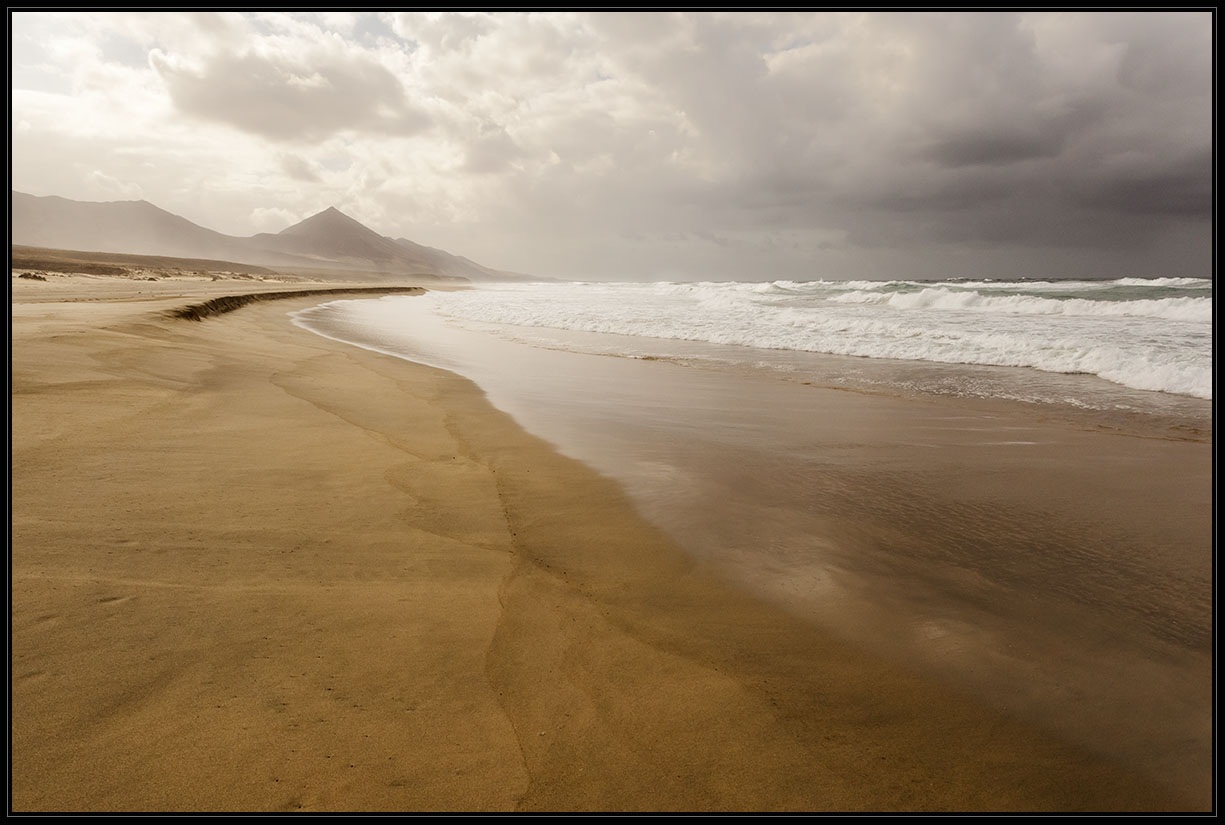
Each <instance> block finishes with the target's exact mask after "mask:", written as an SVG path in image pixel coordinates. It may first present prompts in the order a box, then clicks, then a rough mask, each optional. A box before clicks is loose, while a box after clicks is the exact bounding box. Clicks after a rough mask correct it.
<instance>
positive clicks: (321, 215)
mask: <svg viewBox="0 0 1225 825" xmlns="http://www.w3.org/2000/svg"><path fill="white" fill-rule="evenodd" d="M354 230H360V231H361V232H363V233H369V234H371V235H377V234H378V233H376V232H375V231H374V230H373V229H370V228H369V227H367V226H365V225H364V224H362V223H361V222H359V221H357V220H354V219H353V218H350V217H349V216H348V215H346V214H345V213H344V212H341V211H340V210H339V209H337V208H336V207H335V206H329V207H328V208H327V209H324V210H323V211H322V212H316V213H315V214H314V215H311V216H310V217H309V218H306V219H305V220H302V221H299V222H298V223H295V224H294V225H293V226H290V227H288V228H286V229H282V230H281V231H280V232H279V233H278V234H281V235H301V234H305V233H308V232H309V233H314V232H320V231H330V232H336V231H347V232H352V231H354Z"/></svg>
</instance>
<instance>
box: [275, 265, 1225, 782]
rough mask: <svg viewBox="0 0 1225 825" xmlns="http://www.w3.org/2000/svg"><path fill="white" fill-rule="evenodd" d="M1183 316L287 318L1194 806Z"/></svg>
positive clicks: (820, 308)
mask: <svg viewBox="0 0 1225 825" xmlns="http://www.w3.org/2000/svg"><path fill="white" fill-rule="evenodd" d="M1211 294H1212V286H1211V282H1208V281H1204V280H1199V279H1185V278H1178V279H1174V278H1168V279H1159V280H1154V281H1148V280H1140V279H1130V278H1128V279H1118V280H1114V281H1024V282H1021V281H1011V282H1004V281H985V280H983V281H948V282H940V283H935V282H915V281H856V282H834V281H813V282H790V281H773V282H761V283H648V284H634V283H548V284H497V285H487V286H481V287H480V288H477V289H471V290H460V291H453V292H441V291H433V292H429V293H427V294H426V295H424V296H419V297H408V296H405V297H390V298H383V299H379V300H358V301H335V302H331V303H329V304H325V305H322V306H320V307H315V308H313V309H310V310H306V311H303V312H298V313H295V322H296V323H298V324H299V325H301V326H304V327H306V328H307V329H311V330H313V331H315V332H317V333H319V334H323V335H326V336H328V337H332V338H336V339H338V340H342V341H347V342H350V343H354V344H357V345H359V346H363V347H366V348H369V349H374V350H378V351H382V352H386V353H389V354H392V355H396V356H398V357H402V358H408V359H410V360H414V361H418V362H421V363H425V364H429V365H432V366H436V367H441V368H444V369H448V370H452V371H454V372H457V373H460V374H462V375H464V376H466V377H468V378H470V379H472V380H473V381H475V382H476V383H477V384H478V385H479V386H480V387H481V388H482V389H483V390H485V392H486V393H487V395H488V396H489V398H490V400H491V402H492V403H494V404H495V405H496V406H498V407H500V408H502V409H504V410H506V411H507V412H509V413H511V414H512V415H513V416H514V417H515V418H516V419H517V420H518V421H519V422H520V423H521V424H522V425H523V426H524V427H525V428H527V429H528V430H530V431H532V432H534V433H536V434H537V435H539V436H540V437H542V438H544V439H546V440H548V441H550V442H552V443H553V444H554V445H555V446H557V447H558V449H560V450H561V451H562V452H564V453H566V454H568V455H571V456H572V457H574V458H577V459H579V460H582V461H584V462H586V463H588V464H590V465H591V466H593V467H594V468H596V469H597V470H599V471H600V472H603V473H605V474H607V475H610V476H612V477H614V478H617V479H618V480H619V481H621V482H622V483H623V484H624V485H625V487H626V489H627V491H628V492H629V493H630V495H631V497H632V498H633V499H634V501H635V503H636V505H637V506H638V508H639V510H640V511H641V512H642V513H643V515H644V516H646V517H647V518H649V519H651V520H652V521H654V522H656V523H657V524H659V525H660V526H661V527H663V528H664V529H665V530H667V531H668V532H669V533H671V534H672V535H673V536H674V538H676V539H677V541H678V543H680V544H681V546H682V547H684V548H685V549H687V550H688V551H689V552H691V553H692V554H693V555H694V557H695V559H698V560H700V561H701V562H703V563H708V564H710V565H711V566H712V567H713V568H714V569H716V570H718V571H721V572H722V574H724V575H727V576H728V577H729V578H730V579H733V580H735V581H737V582H739V583H741V584H743V585H744V586H746V587H748V588H750V589H752V590H753V591H754V592H757V593H759V594H761V595H762V596H763V597H765V598H768V599H770V600H773V601H775V602H776V603H778V604H780V605H781V606H783V607H784V608H785V609H788V610H791V611H793V612H795V613H797V614H798V615H801V616H803V617H805V618H809V619H811V620H812V621H813V622H815V623H818V624H821V625H823V626H824V627H826V628H829V629H832V630H833V631H834V632H836V633H838V634H840V635H843V636H844V637H846V638H848V639H850V640H851V641H853V642H855V643H858V644H862V645H864V646H865V647H868V648H870V649H873V650H876V651H878V652H880V653H881V654H882V655H885V656H890V657H893V658H896V659H897V660H898V661H901V662H903V663H905V664H906V666H908V667H914V668H916V669H918V670H920V671H922V672H925V673H930V674H933V675H935V676H937V677H938V678H941V679H944V680H946V681H948V682H950V683H951V684H953V685H954V686H955V687H957V688H958V689H961V690H965V691H967V692H969V693H971V694H973V695H976V696H978V697H980V698H982V699H983V700H985V701H987V702H989V703H991V704H996V705H999V706H1001V707H1004V708H1006V709H1008V710H1010V711H1012V712H1016V713H1018V714H1020V715H1022V716H1024V717H1025V718H1029V719H1031V720H1032V721H1036V722H1037V723H1039V724H1043V725H1045V726H1047V727H1050V728H1052V729H1053V730H1055V731H1056V732H1058V733H1060V734H1062V735H1066V736H1068V737H1070V738H1071V739H1073V740H1074V741H1077V742H1080V743H1082V744H1086V745H1088V746H1090V747H1093V748H1096V749H1098V750H1100V751H1102V752H1104V753H1108V754H1110V755H1112V756H1116V757H1118V758H1121V759H1123V760H1124V761H1125V762H1127V763H1128V764H1131V765H1133V767H1136V768H1137V769H1138V770H1141V771H1142V772H1145V773H1149V774H1150V775H1152V776H1154V777H1155V778H1157V779H1159V780H1162V781H1166V782H1168V783H1172V784H1174V785H1178V786H1179V787H1180V788H1181V789H1182V790H1185V791H1188V792H1189V793H1192V794H1201V793H1203V790H1204V788H1205V787H1206V785H1207V784H1208V782H1209V780H1208V779H1207V777H1208V776H1209V772H1208V770H1207V768H1206V767H1205V766H1207V765H1209V764H1210V761H1211V741H1210V717H1211V704H1210V695H1211V694H1210V691H1211V655H1210V641H1211V536H1210V524H1211V513H1210V509H1211V504H1210V486H1211V469H1210V455H1209V452H1210V451H1209V449H1208V444H1209V442H1210V439H1211V395H1212V380H1211V377H1212V369H1211V331H1212V325H1211V314H1212V313H1211ZM1137 707H1143V708H1145V711H1144V712H1143V713H1139V714H1138V713H1136V712H1135V708H1137Z"/></svg>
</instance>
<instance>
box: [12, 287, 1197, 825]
mask: <svg viewBox="0 0 1225 825" xmlns="http://www.w3.org/2000/svg"><path fill="white" fill-rule="evenodd" d="M66 283H67V280H65V281H61V282H59V283H57V284H55V285H53V289H54V290H56V291H52V290H49V289H46V288H45V287H46V286H47V285H46V284H40V283H29V284H26V283H18V282H17V281H14V282H13V293H14V303H13V307H12V320H13V333H12V345H13V355H12V375H13V378H12V381H13V386H12V410H13V425H12V428H13V431H12V445H13V458H12V488H13V493H12V520H13V548H12V768H11V786H12V803H11V804H12V807H13V810H14V811H116V810H129V811H146V810H147V811H155V810H156V811H230V810H251V811H295V810H307V811H449V810H472V811H507V810H543V811H644V810H660V811H776V810H778V811H782V810H790V811H936V810H944V811H969V810H984V811H1175V810H1197V809H1198V810H1204V809H1206V808H1207V807H1208V804H1206V803H1205V802H1204V800H1201V799H1192V798H1187V797H1186V796H1185V795H1182V796H1180V795H1177V794H1175V793H1174V792H1173V791H1171V790H1170V789H1169V788H1166V787H1162V786H1158V785H1157V784H1155V783H1153V782H1151V781H1149V780H1147V779H1146V778H1144V777H1142V776H1139V775H1137V774H1135V773H1133V772H1131V771H1128V770H1126V769H1124V768H1122V767H1121V766H1120V765H1119V764H1118V763H1116V762H1114V761H1112V760H1110V759H1108V758H1105V757H1103V756H1101V755H1100V754H1092V753H1090V752H1089V751H1088V750H1085V749H1082V748H1080V747H1078V746H1076V745H1073V744H1071V743H1069V742H1067V741H1063V740H1061V739H1059V738H1057V737H1055V736H1052V735H1051V734H1050V733H1048V732H1044V731H1041V730H1039V729H1037V728H1035V727H1032V726H1029V725H1027V724H1025V723H1023V722H1021V721H1019V720H1018V719H1016V718H1013V717H1010V716H1008V715H1007V714H1005V713H1002V712H1000V711H997V710H992V709H989V708H987V707H985V706H983V705H980V704H978V703H976V702H975V701H973V700H972V699H970V698H968V697H967V696H965V695H963V694H959V693H957V692H955V691H952V690H950V689H949V688H947V687H944V686H941V685H940V684H939V683H937V682H936V681H934V680H929V679H926V678H921V677H919V676H917V675H915V674H914V673H911V672H909V671H908V670H906V669H904V668H902V667H898V666H895V665H891V664H886V663H885V662H884V661H883V660H881V659H879V658H877V657H875V656H873V655H871V654H869V653H866V652H864V651H862V650H861V649H859V648H858V647H856V646H853V645H851V644H849V643H847V642H844V641H841V640H839V639H837V638H835V637H834V636H832V635H830V634H826V633H824V632H822V631H820V630H819V629H817V628H816V627H814V626H813V625H812V624H811V623H807V622H802V621H800V620H797V619H796V618H795V617H793V616H792V615H791V614H789V613H788V612H786V611H784V610H782V609H780V608H778V607H775V606H773V605H771V604H769V603H767V602H765V601H763V600H760V599H758V598H756V597H755V596H753V595H751V594H749V593H747V592H745V591H743V590H741V589H738V588H735V587H733V586H730V585H729V584H727V583H726V582H725V581H724V580H723V579H722V578H720V577H718V576H716V575H713V574H712V573H711V572H710V571H708V570H707V569H705V567H704V566H703V565H701V564H700V563H698V562H695V561H694V560H693V557H692V556H691V555H688V554H686V553H684V552H683V551H681V550H680V548H678V547H677V546H676V545H675V543H674V542H673V541H672V540H671V539H670V538H668V537H667V536H666V535H665V534H664V533H663V532H661V531H660V530H659V529H657V528H656V527H654V526H652V525H651V524H649V523H648V522H646V521H645V520H644V519H643V518H642V517H641V516H639V515H638V513H637V511H636V510H635V508H634V506H633V505H632V504H631V502H630V501H629V499H628V498H627V496H626V494H625V493H624V492H623V490H622V489H621V488H620V487H619V486H618V485H617V484H615V483H613V482H612V481H610V480H609V479H607V478H605V477H603V476H601V475H599V474H597V473H596V472H594V471H593V470H592V469H590V468H589V467H588V466H586V465H584V464H582V463H579V462H578V461H575V460H573V459H570V458H567V457H565V456H562V455H560V454H559V453H558V452H557V451H555V450H554V449H553V448H552V447H550V446H549V445H548V444H546V443H544V442H543V441H541V440H539V439H537V438H535V437H533V436H530V435H528V434H527V433H525V432H524V431H523V430H522V429H521V428H519V427H518V426H517V425H516V424H515V423H514V422H513V421H512V420H511V419H510V418H509V417H508V416H507V415H505V414H503V413H501V412H498V411H497V410H495V409H494V408H493V407H491V406H490V405H489V404H488V402H487V401H486V400H485V398H484V397H483V395H482V394H481V392H480V391H479V390H478V389H477V388H476V387H475V386H474V385H473V384H471V383H470V382H468V381H466V380H464V379H462V378H460V377H458V376H456V375H454V374H452V373H448V372H444V371H440V370H435V369H430V368H427V367H423V366H420V365H415V364H411V363H408V362H405V361H402V360H398V359H395V358H391V357H387V356H383V355H380V354H376V353H372V352H368V351H363V350H360V349H357V348H354V347H351V346H348V345H346V344H341V343H338V342H333V341H330V340H327V339H324V338H320V337H318V336H315V335H313V334H311V333H309V332H306V331H305V330H301V329H298V328H295V327H294V326H292V325H291V324H290V323H289V322H288V320H287V319H286V316H285V313H286V312H288V311H289V310H291V309H295V308H302V307H306V306H310V305H311V304H312V303H315V302H317V299H311V298H301V299H291V300H288V301H279V302H275V303H263V304H256V305H252V306H248V307H245V308H243V309H241V310H239V311H236V312H233V313H230V314H227V315H225V316H223V317H220V318H216V319H207V320H205V321H203V322H191V321H182V320H173V319H169V318H167V317H165V315H164V314H163V313H164V311H165V310H167V309H171V308H174V307H177V306H180V305H182V304H183V303H190V302H191V301H184V300H183V298H181V297H178V296H177V295H176V296H175V297H169V296H167V295H166V293H165V292H163V293H161V294H158V293H149V292H146V293H144V294H135V291H136V286H135V285H133V284H122V285H116V284H109V283H107V284H104V285H101V286H99V285H98V284H97V283H96V282H91V281H90V280H89V279H79V280H78V281H76V282H74V283H73V284H72V285H71V288H69V287H68V286H66V285H65V284H66ZM154 286H156V287H157V288H158V289H162V290H166V291H174V290H177V291H179V292H182V293H183V294H184V295H189V294H194V295H195V296H197V297H200V296H203V297H215V296H216V295H218V294H225V291H224V290H222V288H221V287H219V286H218V285H216V284H209V285H201V286H207V289H197V288H196V287H195V286H193V285H192V284H184V285H181V286H179V285H175V286H173V287H172V286H169V285H165V284H160V283H159V284H156V285H154ZM222 286H224V285H222ZM249 289H250V287H248V286H246V285H243V286H241V287H236V288H232V289H230V290H229V292H240V291H247V290H249ZM193 290H195V292H194V293H193Z"/></svg>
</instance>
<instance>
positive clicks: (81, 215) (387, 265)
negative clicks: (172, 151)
mask: <svg viewBox="0 0 1225 825" xmlns="http://www.w3.org/2000/svg"><path fill="white" fill-rule="evenodd" d="M11 230H12V235H11V243H13V244H21V245H25V246H38V247H48V248H52V249H74V250H82V251H90V252H128V253H135V254H141V255H169V256H174V257H182V258H213V259H219V260H225V261H235V262H238V263H245V264H256V265H259V266H268V267H274V268H281V269H294V268H300V269H331V270H348V271H352V272H369V273H380V274H387V275H420V274H434V275H443V276H449V277H459V278H467V279H469V280H480V281H486V280H526V279H528V278H529V276H524V275H519V274H517V273H511V272H502V271H500V270H496V269H491V268H489V267H486V266H482V265H481V264H478V263H476V262H475V261H471V260H469V259H468V258H464V257H462V256H458V255H452V254H451V253H449V252H445V251H443V250H441V249H434V248H432V247H428V246H421V245H420V244H416V243H413V242H412V241H409V240H406V239H404V238H399V239H397V240H392V239H391V238H387V237H384V236H383V235H380V234H378V233H377V232H375V231H374V230H372V229H370V228H368V227H366V226H364V225H363V224H361V223H359V222H358V221H356V220H354V219H353V218H351V217H349V216H348V215H346V214H344V213H343V212H341V211H340V210H339V209H336V208H335V207H331V208H329V209H325V210H324V211H322V212H320V213H318V214H317V215H312V216H311V217H309V218H307V219H306V220H304V221H301V222H299V223H296V224H294V225H293V226H291V227H289V228H287V229H284V230H282V231H281V232H278V233H275V234H272V233H261V234H259V235H253V236H251V237H248V238H241V237H235V236H232V235H223V234H222V233H220V232H214V231H213V230H211V229H205V228H204V227H202V226H198V225H197V224H194V223H192V222H191V221H189V220H187V219H186V218H182V217H180V216H178V215H174V214H172V213H170V212H167V211H166V210H164V209H160V208H158V207H157V206H154V205H153V204H151V203H148V202H146V201H114V202H109V203H91V202H84V201H74V200H69V199H67V198H60V197H56V196H49V197H36V196H34V195H27V194H25V193H23V192H13V193H12V209H11Z"/></svg>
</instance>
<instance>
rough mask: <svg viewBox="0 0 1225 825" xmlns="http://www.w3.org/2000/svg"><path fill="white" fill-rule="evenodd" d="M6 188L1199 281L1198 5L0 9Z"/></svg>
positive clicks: (543, 257) (927, 265)
mask: <svg viewBox="0 0 1225 825" xmlns="http://www.w3.org/2000/svg"><path fill="white" fill-rule="evenodd" d="M10 26H11V29H10V37H11V44H10V45H11V55H12V82H13V89H12V143H11V145H12V150H11V151H12V157H11V176H12V188H13V189H15V190H17V191H21V192H27V193H30V194H34V195H59V196H62V197H66V198H72V199H76V200H89V201H112V200H142V199H143V200H147V201H150V202H151V203H154V204H156V205H158V206H160V207H162V208H163V209H166V210H169V211H170V212H173V213H175V214H178V215H182V216H183V217H186V218H188V219H189V220H192V221H194V222H196V223H198V224H201V225H202V226H206V227H208V228H210V229H215V230H217V231H220V232H224V233H227V234H230V235H242V236H246V235H252V234H255V233H257V232H276V231H280V230H281V229H284V228H285V227H287V226H289V225H291V224H293V223H295V222H296V221H298V220H301V219H303V218H305V217H308V216H310V215H312V214H314V213H316V212H319V211H321V210H323V209H326V208H327V207H329V206H335V207H337V208H338V209H340V210H341V211H343V212H345V213H346V214H348V215H350V216H352V217H354V218H356V219H357V220H359V221H361V222H362V223H364V224H366V225H367V226H369V227H370V228H372V229H374V230H375V231H377V232H379V233H381V234H384V235H388V236H390V237H393V238H399V237H405V238H408V239H410V240H413V241H416V242H417V243H422V244H426V245H429V246H436V247H440V248H442V249H445V250H447V251H449V252H452V253H454V254H459V255H465V256H467V257H469V258H472V259H473V260H476V261H478V262H479V263H482V264H484V265H486V266H491V267H495V268H498V269H506V270H512V271H518V272H524V273H530V274H535V275H543V276H547V277H557V278H574V279H591V280H596V279H629V280H647V279H667V280H695V279H696V280H726V279H735V280H774V279H800V280H806V279H816V278H828V279H837V278H937V277H998V278H1007V277H1124V276H1141V277H1144V276H1191V277H1211V275H1212V268H1211V267H1212V248H1213V240H1214V232H1213V229H1214V226H1213V222H1212V207H1213V188H1212V162H1213V149H1214V144H1213V137H1212V131H1213V125H1214V123H1213V116H1212V109H1213V102H1214V98H1213V91H1212V89H1213V77H1214V71H1215V67H1214V62H1213V56H1212V47H1213V34H1214V29H1215V20H1214V17H1213V15H1212V13H1211V12H1210V11H1178V12H1135V11H1133V12H1120V13H1105V12H1089V13H1070V12H1062V11H1046V12H1031V13H1005V12H983V13H970V12H947V13H936V12H872V11H866V12H840V13H835V12H811V13H807V12H806V13H797V12H777V13H775V12H771V13H751V12H734V13H664V12H640V13H629V12H616V13H613V12H595V13H534V14H528V13H508V12H502V13H454V12H451V13H438V12H420V13H408V12H404V13H401V12H371V13H348V12H310V13H283V12H275V13H238V12H229V13H212V12H139V13H138V12H71V13H65V12H22V11H12V12H10Z"/></svg>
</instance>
